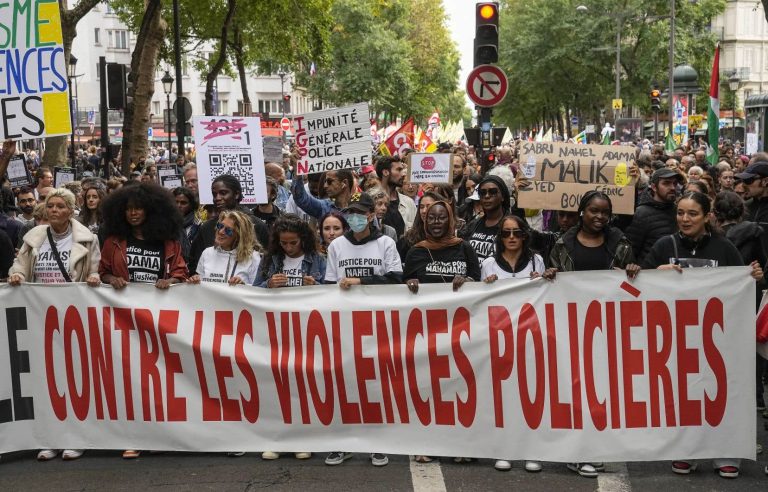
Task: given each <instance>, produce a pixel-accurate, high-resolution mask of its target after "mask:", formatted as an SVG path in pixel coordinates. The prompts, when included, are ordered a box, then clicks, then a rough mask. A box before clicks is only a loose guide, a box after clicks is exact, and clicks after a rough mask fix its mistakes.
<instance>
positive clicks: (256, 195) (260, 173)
mask: <svg viewBox="0 0 768 492" xmlns="http://www.w3.org/2000/svg"><path fill="white" fill-rule="evenodd" d="M193 122H194V126H195V148H196V151H197V175H198V179H199V180H200V181H199V187H200V203H201V204H203V205H211V204H213V195H212V194H211V184H212V183H213V180H215V179H216V178H217V177H219V176H221V175H223V174H230V175H232V176H234V177H235V178H237V180H238V181H240V184H241V186H242V187H243V200H242V202H241V203H242V204H243V205H254V204H256V203H264V202H266V201H267V178H266V174H265V173H264V150H263V148H262V138H261V123H260V121H259V118H252V117H240V116H195V117H194V118H193Z"/></svg>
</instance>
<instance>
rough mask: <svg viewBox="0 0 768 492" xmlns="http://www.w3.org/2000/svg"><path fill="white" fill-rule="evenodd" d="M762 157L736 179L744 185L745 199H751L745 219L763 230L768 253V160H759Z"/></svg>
mask: <svg viewBox="0 0 768 492" xmlns="http://www.w3.org/2000/svg"><path fill="white" fill-rule="evenodd" d="M760 157H761V156H760V155H755V156H754V157H752V160H751V161H750V164H749V166H748V167H747V168H746V169H745V170H744V172H741V173H739V174H736V175H734V178H736V180H737V181H738V182H741V183H742V184H743V185H744V189H745V190H746V193H745V195H744V199H745V200H747V199H750V198H751V200H750V202H748V204H747V216H746V218H745V219H746V220H748V221H750V222H755V223H756V224H758V225H760V226H761V227H762V228H763V235H762V240H763V247H764V248H765V249H766V251H768V159H766V160H759V159H760ZM756 158H757V159H756Z"/></svg>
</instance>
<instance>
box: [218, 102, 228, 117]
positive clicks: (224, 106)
mask: <svg viewBox="0 0 768 492" xmlns="http://www.w3.org/2000/svg"><path fill="white" fill-rule="evenodd" d="M228 113H229V100H228V99H224V100H223V101H219V114H221V115H226V114H228Z"/></svg>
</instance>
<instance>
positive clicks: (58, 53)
mask: <svg viewBox="0 0 768 492" xmlns="http://www.w3.org/2000/svg"><path fill="white" fill-rule="evenodd" d="M66 62H67V60H66V57H65V56H64V46H63V39H62V34H61V17H60V13H59V2H57V1H56V0H29V1H27V2H24V3H20V2H4V3H0V73H1V74H2V76H0V140H6V139H13V140H16V139H28V138H40V137H46V136H48V137H50V136H55V135H68V134H70V133H71V132H72V124H71V116H70V109H69V93H68V84H67V63H66Z"/></svg>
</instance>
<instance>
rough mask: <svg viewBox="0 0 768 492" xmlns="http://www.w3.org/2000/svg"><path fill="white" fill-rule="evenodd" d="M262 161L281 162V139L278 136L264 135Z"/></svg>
mask: <svg viewBox="0 0 768 492" xmlns="http://www.w3.org/2000/svg"><path fill="white" fill-rule="evenodd" d="M263 140H264V162H265V163H266V162H274V163H275V164H282V162H283V139H281V138H280V137H264V138H263Z"/></svg>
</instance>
